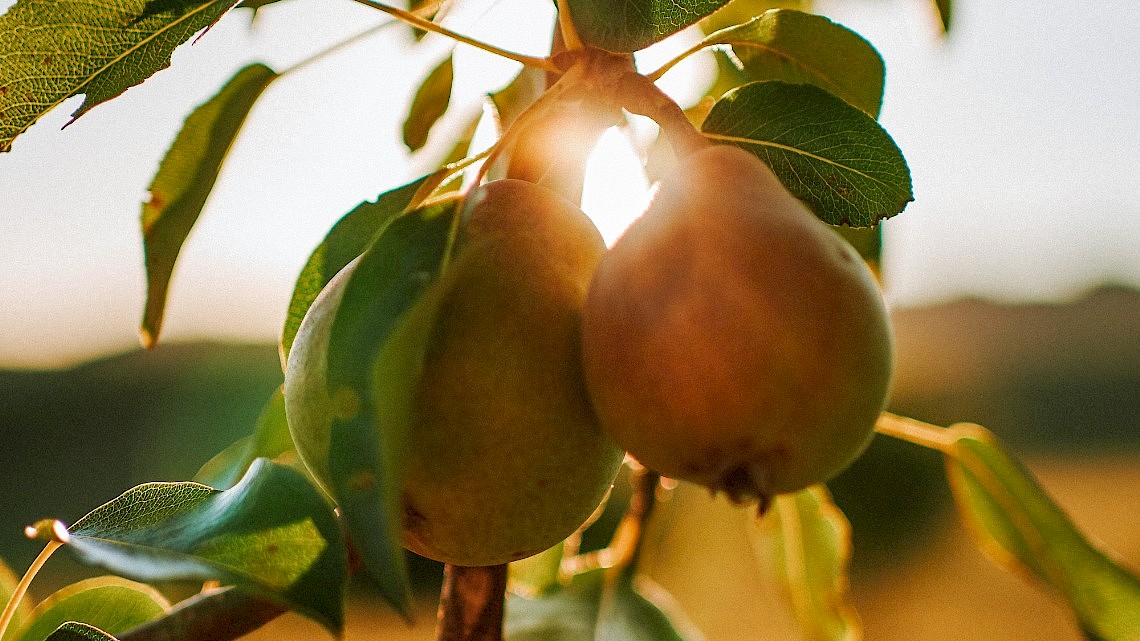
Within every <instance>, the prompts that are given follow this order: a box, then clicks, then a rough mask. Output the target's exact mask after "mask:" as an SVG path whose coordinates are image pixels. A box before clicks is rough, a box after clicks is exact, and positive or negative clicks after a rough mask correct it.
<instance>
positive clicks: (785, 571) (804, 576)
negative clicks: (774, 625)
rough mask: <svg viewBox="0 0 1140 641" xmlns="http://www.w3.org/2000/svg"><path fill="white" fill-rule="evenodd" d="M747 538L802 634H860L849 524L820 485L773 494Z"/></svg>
mask: <svg viewBox="0 0 1140 641" xmlns="http://www.w3.org/2000/svg"><path fill="white" fill-rule="evenodd" d="M752 535H753V536H752V540H753V544H754V546H755V548H756V551H757V554H758V556H760V558H762V559H764V560H765V561H767V562H768V563H767V565H768V566H769V567H771V569H772V571H773V573H774V574H775V576H776V581H777V583H778V584H779V585H781V586H782V587H783V589H784V591H785V593H786V594H787V595H788V597H789V600H790V602H791V605H792V611H793V613H794V614H795V617H796V620H797V621H799V624H800V627H801V629H803V631H804V636H805V638H808V639H813V640H816V641H849V640H852V639H860V638H862V636H861V635H862V633H861V624H860V622H859V616H858V614H857V613H856V612H855V609H854V607H853V606H852V605H851V603H850V602H849V601H848V582H847V569H848V566H849V565H850V562H851V526H850V524H848V522H847V518H846V517H845V516H843V513H842V512H840V511H839V508H838V507H836V506H835V504H834V503H833V502H832V500H831V495H830V494H829V493H828V491H827V489H826V488H824V487H823V486H822V485H816V486H813V487H809V488H808V489H806V490H801V491H799V492H796V493H795V494H784V495H780V496H777V497H776V499H775V501H774V503H773V505H772V507H771V509H769V510H768V513H767V514H765V515H764V517H763V518H761V519H759V520H758V521H757V522H756V527H755V528H754V529H753V531H752Z"/></svg>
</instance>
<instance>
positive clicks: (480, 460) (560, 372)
mask: <svg viewBox="0 0 1140 641" xmlns="http://www.w3.org/2000/svg"><path fill="white" fill-rule="evenodd" d="M604 251H605V244H604V242H603V241H602V238H601V236H600V234H599V233H598V231H597V229H596V228H595V227H594V225H593V223H592V222H591V221H590V220H589V218H587V217H586V216H585V214H583V213H582V212H581V211H580V210H579V209H578V208H576V207H574V206H573V205H571V204H570V203H567V202H566V201H564V200H562V199H561V198H559V197H558V196H557V195H556V194H554V193H553V192H551V191H549V190H547V189H545V188H543V187H540V186H537V185H534V184H531V183H528V182H523V181H518V180H501V181H495V182H491V183H488V184H486V185H483V186H480V187H478V188H476V189H474V190H472V192H471V193H470V194H469V196H468V198H467V201H466V203H465V205H464V212H463V217H462V220H461V224H460V229H459V233H458V237H457V240H456V246H455V248H454V250H453V258H452V260H451V261H450V262H449V264H448V265H447V266H446V267H445V268H444V271H443V274H442V275H441V276H440V277H439V278H438V279H437V280H436V282H435V283H433V284H432V285H431V286H430V287H429V288H428V291H427V292H426V294H425V296H424V298H423V299H422V301H421V303H417V306H419V305H430V309H431V310H432V311H431V314H430V315H427V318H425V314H417V310H416V309H415V308H413V310H412V311H411V312H410V313H409V314H408V318H414V319H416V320H415V322H428V323H431V327H430V328H429V329H428V333H427V336H428V340H427V345H426V350H425V352H424V357H423V360H422V363H421V364H420V367H419V368H418V369H417V371H415V372H409V373H408V375H409V376H415V377H417V379H416V381H415V383H414V390H413V395H412V408H411V414H410V423H411V424H410V425H409V426H408V443H409V445H408V452H407V456H406V459H405V461H404V463H405V473H404V481H403V487H402V495H403V506H404V513H403V534H404V545H405V547H407V548H408V549H410V550H412V551H413V552H416V553H418V554H421V555H423V556H426V557H428V558H432V559H435V560H438V561H442V562H445V563H450V564H453V565H464V566H479V565H495V564H500V563H506V562H509V561H513V560H517V559H520V558H524V557H527V556H531V555H533V554H536V553H538V552H541V551H543V550H545V549H547V548H549V547H551V546H552V545H555V544H557V543H558V542H559V541H562V540H563V539H565V538H566V537H567V536H569V535H570V534H572V533H573V532H574V531H575V530H576V529H577V528H578V527H579V526H580V525H581V524H582V523H583V522H585V521H586V520H587V519H588V518H589V516H590V515H591V514H592V512H593V511H594V510H595V509H596V508H597V506H598V505H599V503H600V502H601V501H602V500H603V499H604V497H605V495H606V493H607V492H608V491H609V488H610V487H611V485H612V483H613V479H614V477H615V476H616V474H617V470H618V467H619V466H620V465H621V462H622V460H623V456H624V452H623V451H622V450H621V448H619V447H617V446H616V445H615V444H614V443H613V442H612V441H611V440H610V439H609V437H608V436H606V435H605V434H604V433H603V432H602V430H601V428H600V427H599V425H598V422H597V418H596V416H595V414H594V413H593V410H592V408H591V406H590V403H589V400H588V397H587V394H586V389H585V383H584V381H583V379H582V372H581V357H580V337H579V329H580V318H581V308H582V305H583V303H584V301H585V295H586V291H587V288H588V285H589V281H590V276H591V274H592V273H593V270H594V267H595V266H596V264H597V261H598V260H599V258H600V257H601V255H602V253H603V252H604ZM351 269H352V265H350V266H349V267H348V268H346V270H351ZM345 280H346V279H345ZM340 281H341V275H338V276H337V278H335V279H334V280H333V281H332V282H330V285H329V287H328V288H326V292H323V293H322V295H321V296H320V297H318V299H317V301H315V302H314V304H313V308H312V309H310V311H309V313H308V315H307V316H306V319H305V321H304V322H303V323H302V325H301V328H300V329H299V331H298V335H297V339H296V342H295V346H294V349H293V351H292V354H291V355H290V363H289V366H288V367H287V371H286V386H285V399H286V409H287V413H288V416H289V419H290V429H291V430H292V431H293V433H294V436H295V440H296V441H297V444H298V447H299V448H302V447H304V449H305V450H306V451H302V452H301V454H302V458H303V460H305V461H306V463H307V464H309V466H310V468H312V469H313V470H314V474H315V475H316V476H317V477H318V478H320V477H321V476H322V472H323V473H324V474H327V470H328V469H329V464H328V461H327V457H328V455H329V450H328V445H327V435H328V425H329V424H330V423H331V420H330V419H329V417H330V416H331V413H330V410H329V408H330V407H331V404H329V401H328V393H327V391H326V390H324V389H323V386H324V384H325V383H324V380H325V379H324V375H323V372H322V371H319V370H320V367H321V365H322V362H323V361H322V359H321V358H314V357H312V356H306V355H307V354H310V352H312V351H313V350H310V349H309V348H308V346H309V345H312V346H316V351H317V352H319V351H320V349H324V347H322V346H327V334H328V331H329V330H330V329H331V325H332V317H333V316H334V315H335V314H333V313H329V312H328V310H323V309H322V308H323V307H324V304H332V305H335V304H336V302H337V300H338V296H337V291H336V290H337V288H338V287H342V285H337V283H338V282H340ZM326 301H327V303H326ZM429 301H430V302H429ZM419 311H422V310H419ZM310 318H312V319H314V320H313V322H311V323H310ZM297 345H301V346H302V347H301V348H300V349H298V347H297ZM294 356H296V362H294V361H295V359H294ZM314 366H315V368H314ZM314 369H316V370H317V371H313V370H314ZM322 394H323V396H322ZM314 407H315V408H316V409H314ZM378 429H379V428H378ZM314 435H315V436H314ZM303 444H307V445H305V446H303ZM321 457H324V458H323V459H322V458H321ZM310 459H313V462H312V463H310Z"/></svg>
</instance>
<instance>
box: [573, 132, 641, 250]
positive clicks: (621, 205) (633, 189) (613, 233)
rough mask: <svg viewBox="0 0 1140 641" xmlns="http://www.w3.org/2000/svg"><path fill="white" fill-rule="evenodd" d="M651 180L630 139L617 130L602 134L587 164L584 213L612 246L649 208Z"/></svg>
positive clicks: (583, 197) (583, 201)
mask: <svg viewBox="0 0 1140 641" xmlns="http://www.w3.org/2000/svg"><path fill="white" fill-rule="evenodd" d="M649 198H650V191H649V180H648V179H647V178H646V176H645V171H644V170H643V169H642V165H641V159H640V158H639V157H638V154H637V152H635V151H634V149H633V147H632V146H631V145H630V143H629V139H628V138H626V136H625V134H624V133H623V132H622V131H621V130H619V129H618V128H617V127H611V128H610V129H608V130H607V131H606V133H604V134H602V138H601V140H599V141H598V145H597V147H595V148H594V151H593V152H591V153H590V158H589V160H588V161H587V162H586V181H585V186H584V188H583V190H582V211H584V212H586V214H587V215H588V216H589V217H590V218H591V219H592V220H593V221H594V224H595V225H597V226H598V230H599V231H600V232H602V237H603V238H605V239H606V245H608V246H612V245H613V244H614V242H616V241H617V239H618V237H619V236H621V234H622V232H624V231H625V229H626V227H629V225H630V223H632V222H633V221H634V220H635V219H636V218H637V217H638V216H640V215H641V212H643V211H644V210H645V207H646V206H647V205H648V204H649Z"/></svg>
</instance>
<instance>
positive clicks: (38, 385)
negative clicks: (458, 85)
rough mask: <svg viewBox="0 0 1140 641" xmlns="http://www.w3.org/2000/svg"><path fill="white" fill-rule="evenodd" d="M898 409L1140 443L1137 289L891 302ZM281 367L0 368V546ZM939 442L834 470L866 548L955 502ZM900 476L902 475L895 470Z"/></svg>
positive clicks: (132, 357) (159, 472)
mask: <svg viewBox="0 0 1140 641" xmlns="http://www.w3.org/2000/svg"><path fill="white" fill-rule="evenodd" d="M894 321H895V325H896V334H897V340H898V346H899V362H898V368H897V376H896V381H895V390H894V398H893V400H892V403H891V409H893V410H895V411H898V412H900V413H904V414H908V415H911V416H914V417H916V418H920V419H923V420H928V421H932V422H936V423H940V424H948V423H951V422H955V421H973V422H978V423H982V424H984V425H986V426H987V427H989V428H991V429H992V430H994V431H995V432H997V433H998V434H999V435H1000V436H1002V437H1003V438H1005V439H1007V440H1009V441H1010V442H1012V443H1014V444H1015V445H1016V446H1017V447H1018V448H1022V449H1025V448H1029V449H1032V450H1056V449H1058V448H1060V449H1064V450H1066V451H1071V450H1079V451H1086V452H1093V453H1095V452H1105V451H1118V450H1120V449H1121V448H1128V449H1137V450H1140V429H1138V428H1140V419H1138V418H1137V417H1140V292H1137V291H1135V290H1130V289H1124V288H1118V287H1106V288H1102V289H1099V290H1096V291H1093V292H1090V293H1089V294H1088V295H1087V296H1085V297H1083V298H1081V299H1080V300H1076V301H1073V302H1072V303H1068V304H1063V305H1017V306H1008V305H998V304H994V303H988V302H984V301H977V300H967V301H960V302H955V303H951V304H947V305H941V306H937V307H929V308H923V309H903V310H899V311H897V312H895V314H894ZM281 379H282V375H281V369H280V365H279V362H278V357H277V350H276V348H275V347H274V346H271V345H218V344H164V345H160V346H159V347H158V348H157V349H156V350H155V351H153V352H142V351H137V352H130V353H126V354H121V355H116V356H110V357H107V358H104V359H101V360H97V361H93V362H90V363H86V364H83V365H81V366H78V367H75V368H72V369H68V370H60V371H46V372H24V371H3V370H0V434H2V435H3V441H2V446H0V487H2V488H4V491H3V492H4V493H3V494H2V495H0V496H2V497H3V498H2V499H0V556H4V557H7V558H8V560H9V561H12V562H13V563H14V564H15V565H21V564H23V563H26V562H27V561H29V560H30V557H31V556H32V555H34V553H35V546H32V545H30V544H27V543H24V542H22V540H21V538H20V532H21V531H22V527H23V526H24V525H25V524H27V523H29V522H31V521H33V520H36V519H39V518H42V517H47V516H53V517H62V518H65V519H75V518H77V517H78V516H80V515H82V514H83V513H85V512H86V511H87V510H89V509H91V508H92V507H94V506H96V505H99V504H100V503H102V502H104V501H106V500H108V499H110V498H113V497H114V496H116V495H117V494H118V493H120V492H122V491H123V490H125V489H127V488H129V487H131V486H133V485H136V484H138V483H142V482H145V481H153V480H184V479H186V478H189V477H190V476H192V475H193V474H194V472H195V471H196V470H197V469H198V467H199V466H200V465H201V464H202V463H204V462H205V461H206V460H207V459H209V458H210V456H212V455H213V454H214V453H216V452H217V451H219V450H221V449H222V448H224V447H225V446H226V445H228V444H230V443H231V442H233V441H234V440H236V439H237V438H240V437H241V436H243V435H244V434H246V433H247V432H248V430H249V429H250V427H251V426H252V425H253V422H254V421H255V420H256V418H257V415H258V413H259V411H260V409H261V406H262V403H263V402H264V400H265V399H266V398H267V397H268V396H269V395H270V394H271V393H272V391H273V390H274V389H275V388H276V387H277V386H278V385H279V384H280V382H281ZM941 475H942V471H941V463H940V461H939V459H938V457H937V456H935V455H934V454H933V453H930V452H925V451H920V450H918V449H917V448H915V447H914V446H911V445H909V444H905V443H899V442H893V441H891V439H886V438H879V439H876V441H875V444H874V445H873V447H872V449H871V451H870V452H869V453H868V455H867V456H865V457H864V459H862V460H861V461H860V462H859V463H858V464H857V465H856V466H855V467H854V468H852V470H851V471H849V472H848V473H846V474H844V475H843V476H841V477H840V478H839V479H837V480H836V481H835V482H834V483H833V484H832V487H833V491H834V492H835V494H836V497H837V500H839V501H840V503H841V505H843V507H844V509H845V510H846V511H847V512H848V515H849V517H850V518H851V519H852V521H853V522H856V524H857V525H858V522H860V521H865V522H868V523H871V526H868V527H857V528H856V532H857V533H858V536H868V535H867V534H865V533H877V534H874V536H876V537H878V538H875V539H874V540H866V541H861V542H860V549H862V550H864V552H865V553H873V551H874V550H875V549H876V548H881V549H882V550H883V551H884V552H887V553H889V549H890V545H891V543H890V541H892V540H893V537H892V536H891V533H892V532H898V531H902V530H905V529H906V528H913V527H917V525H916V524H920V523H927V522H929V519H930V518H931V516H930V515H931V514H932V512H936V510H932V506H934V505H939V504H942V505H944V504H945V502H946V493H945V483H944V480H943V479H942V477H941ZM902 476H906V477H907V478H908V482H907V483H898V482H897V479H898V478H901V477H902Z"/></svg>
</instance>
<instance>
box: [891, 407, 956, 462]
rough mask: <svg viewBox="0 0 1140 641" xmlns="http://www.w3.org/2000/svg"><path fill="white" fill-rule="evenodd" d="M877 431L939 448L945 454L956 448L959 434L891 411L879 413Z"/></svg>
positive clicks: (916, 443) (931, 447) (924, 445)
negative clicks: (955, 442) (955, 443)
mask: <svg viewBox="0 0 1140 641" xmlns="http://www.w3.org/2000/svg"><path fill="white" fill-rule="evenodd" d="M875 431H876V432H878V433H880V434H886V435H887V436H893V437H894V438H897V439H902V440H904V441H909V442H911V443H914V444H915V445H921V446H923V447H928V448H930V449H932V450H938V451H939V452H942V453H943V454H950V453H951V451H952V450H953V448H954V441H956V440H957V436H956V435H955V434H954V432H953V431H952V430H948V429H946V428H944V427H939V426H937V425H932V424H930V423H925V422H923V421H920V420H917V419H913V418H909V417H906V416H899V415H897V414H891V413H890V412H883V413H882V414H880V415H879V420H878V421H877V422H876V423H875Z"/></svg>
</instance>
